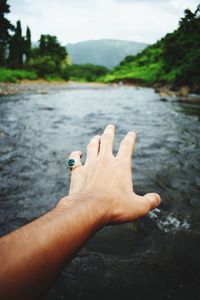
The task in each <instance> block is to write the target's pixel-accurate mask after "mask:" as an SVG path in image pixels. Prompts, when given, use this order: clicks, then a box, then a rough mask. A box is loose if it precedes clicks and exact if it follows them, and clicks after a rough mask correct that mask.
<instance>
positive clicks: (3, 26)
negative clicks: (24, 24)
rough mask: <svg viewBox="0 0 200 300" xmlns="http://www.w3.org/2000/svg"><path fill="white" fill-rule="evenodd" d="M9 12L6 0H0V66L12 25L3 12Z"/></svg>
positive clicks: (4, 57)
mask: <svg viewBox="0 0 200 300" xmlns="http://www.w3.org/2000/svg"><path fill="white" fill-rule="evenodd" d="M9 12H10V6H9V4H8V3H7V0H1V1H0V66H2V65H5V63H6V56H7V48H8V42H9V39H10V30H13V29H14V27H13V25H12V24H11V23H10V21H8V20H7V19H6V18H5V14H7V13H9Z"/></svg>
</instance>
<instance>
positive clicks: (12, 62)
mask: <svg viewBox="0 0 200 300" xmlns="http://www.w3.org/2000/svg"><path fill="white" fill-rule="evenodd" d="M23 53H24V38H23V37H22V29H21V22H20V21H17V24H16V28H15V33H14V35H13V36H12V37H11V39H10V51H9V59H8V64H9V66H10V67H11V68H22V66H23Z"/></svg>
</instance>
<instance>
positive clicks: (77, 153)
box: [68, 151, 82, 173]
mask: <svg viewBox="0 0 200 300" xmlns="http://www.w3.org/2000/svg"><path fill="white" fill-rule="evenodd" d="M81 157H82V152H81V151H73V152H72V153H71V154H70V156H69V159H68V163H69V160H75V164H74V162H72V167H71V171H72V173H74V172H75V171H76V169H78V168H79V167H81V166H82V163H81ZM73 164H74V165H73Z"/></svg>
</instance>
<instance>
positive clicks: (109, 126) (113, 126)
mask: <svg viewBox="0 0 200 300" xmlns="http://www.w3.org/2000/svg"><path fill="white" fill-rule="evenodd" d="M106 127H107V128H113V129H115V125H113V124H108V125H107V126H106Z"/></svg>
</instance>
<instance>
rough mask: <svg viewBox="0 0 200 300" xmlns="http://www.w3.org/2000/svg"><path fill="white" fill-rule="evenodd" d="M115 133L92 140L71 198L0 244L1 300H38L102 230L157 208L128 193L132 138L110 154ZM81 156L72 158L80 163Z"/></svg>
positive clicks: (150, 197)
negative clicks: (86, 244)
mask: <svg viewBox="0 0 200 300" xmlns="http://www.w3.org/2000/svg"><path fill="white" fill-rule="evenodd" d="M113 140H114V127H113V126H111V125H110V126H107V127H106V129H105V131H104V133H103V135H102V136H101V137H100V136H96V137H94V138H93V139H92V140H91V142H90V143H89V145H88V147H87V159H86V162H85V164H84V166H80V167H77V168H76V169H75V170H73V171H72V178H71V187H70V192H69V196H68V197H65V198H63V199H61V200H60V201H59V203H58V204H57V206H56V207H55V208H54V209H52V210H51V211H50V212H48V213H47V214H45V215H44V216H42V217H40V218H38V219H37V220H35V221H34V222H31V223H30V224H28V225H26V226H23V227H22V228H20V229H18V230H16V231H14V232H12V233H10V234H8V235H7V236H5V237H3V238H1V240H0V266H1V268H0V298H1V299H38V297H39V296H41V295H42V294H43V293H44V292H45V291H46V289H47V288H48V287H49V286H50V284H51V283H52V282H53V280H54V279H55V278H56V276H57V275H58V274H59V272H60V271H61V270H62V268H63V267H64V266H65V265H66V263H67V262H69V261H70V260H71V259H72V258H73V256H74V255H75V254H76V253H77V251H78V250H79V249H80V248H81V247H82V246H83V244H84V243H85V242H86V241H87V240H88V239H89V238H90V237H91V236H92V235H93V234H94V233H95V232H96V231H97V230H98V229H100V228H102V227H103V226H104V225H106V224H110V223H122V222H127V221H131V220H134V219H137V218H139V217H141V216H144V215H145V214H147V213H148V212H149V210H151V209H153V208H155V207H156V206H157V205H159V203H160V197H159V195H157V194H155V193H151V194H147V195H145V196H138V195H136V194H135V193H134V191H133V187H132V174H131V156H132V152H133V148H134V144H135V134H134V133H132V132H130V133H129V134H127V135H126V137H125V138H124V139H123V140H122V142H121V145H120V148H119V152H118V154H117V156H116V157H114V156H113V154H112V147H113ZM80 155H81V153H80V152H78V151H77V152H73V153H72V157H74V158H79V157H80Z"/></svg>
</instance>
